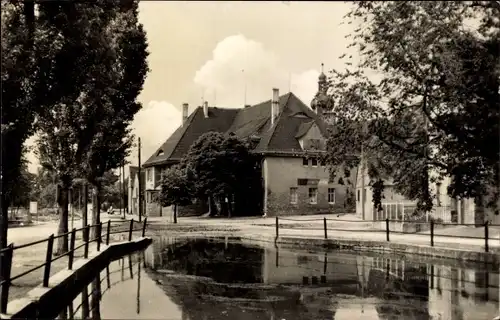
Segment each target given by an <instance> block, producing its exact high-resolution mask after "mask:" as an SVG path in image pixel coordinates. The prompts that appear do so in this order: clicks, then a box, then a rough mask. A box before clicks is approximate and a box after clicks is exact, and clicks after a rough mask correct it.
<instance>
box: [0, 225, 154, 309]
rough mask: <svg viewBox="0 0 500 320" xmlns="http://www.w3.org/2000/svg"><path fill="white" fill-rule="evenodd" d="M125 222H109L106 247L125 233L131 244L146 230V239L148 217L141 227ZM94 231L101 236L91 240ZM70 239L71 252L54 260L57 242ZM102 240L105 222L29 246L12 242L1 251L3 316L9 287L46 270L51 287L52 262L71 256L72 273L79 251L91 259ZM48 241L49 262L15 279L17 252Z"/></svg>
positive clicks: (45, 281) (44, 280) (46, 257)
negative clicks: (91, 248)
mask: <svg viewBox="0 0 500 320" xmlns="http://www.w3.org/2000/svg"><path fill="white" fill-rule="evenodd" d="M125 222H126V220H125V221H120V220H118V221H114V222H113V223H120V225H118V226H116V225H115V226H113V225H112V224H113V223H112V222H111V220H108V222H107V226H106V245H109V242H110V236H111V235H113V234H120V233H121V234H123V233H125V232H127V233H128V241H132V234H133V232H134V231H142V237H144V235H145V233H146V226H147V218H146V219H144V222H143V223H142V225H141V227H140V228H134V219H130V223H129V224H128V226H127V225H126V223H125ZM122 226H126V227H128V228H120V227H122ZM90 228H96V234H97V236H96V237H95V238H94V239H89V234H90ZM113 228H115V230H113ZM77 232H82V239H83V243H82V244H80V245H78V246H75V242H76V235H77ZM66 236H69V249H68V252H66V253H63V254H61V255H58V256H55V257H53V247H54V240H55V239H58V238H61V237H66ZM102 241H103V239H102V222H101V223H99V224H95V225H87V226H85V227H83V228H79V229H76V228H74V229H73V230H71V231H69V232H67V233H64V234H60V235H57V236H54V234H52V235H50V236H49V237H48V238H45V239H41V240H38V241H33V242H30V243H26V244H22V245H18V246H15V245H14V244H13V243H11V244H10V245H9V246H8V247H7V248H4V249H2V250H0V259H1V260H0V265H1V268H0V286H1V291H0V295H1V296H0V313H6V312H7V303H8V298H9V288H10V286H11V284H12V281H14V280H17V279H19V278H21V277H23V276H25V275H27V274H30V273H32V272H33V271H36V270H38V269H41V268H44V272H43V281H42V284H43V286H44V287H48V286H49V278H50V269H51V266H52V263H53V262H54V261H57V260H59V259H61V258H63V257H66V256H68V269H69V270H72V268H73V262H74V257H75V251H76V250H78V249H81V248H84V254H83V258H84V259H87V258H88V254H89V244H91V243H93V242H96V243H97V251H100V249H101V243H102ZM44 242H46V243H47V251H46V256H45V262H44V263H42V264H39V265H37V266H35V267H33V268H31V269H29V270H26V271H24V272H22V273H20V274H17V275H15V276H13V277H12V275H11V271H12V258H13V254H14V252H15V251H16V250H19V249H23V248H27V247H31V246H34V245H37V244H41V243H44Z"/></svg>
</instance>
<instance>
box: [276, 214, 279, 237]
mask: <svg viewBox="0 0 500 320" xmlns="http://www.w3.org/2000/svg"><path fill="white" fill-rule="evenodd" d="M278 236H279V220H278V217H276V239H278Z"/></svg>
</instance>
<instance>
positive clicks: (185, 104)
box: [182, 103, 189, 125]
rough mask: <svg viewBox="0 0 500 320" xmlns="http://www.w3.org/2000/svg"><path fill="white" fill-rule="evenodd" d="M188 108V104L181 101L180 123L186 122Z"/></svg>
mask: <svg viewBox="0 0 500 320" xmlns="http://www.w3.org/2000/svg"><path fill="white" fill-rule="evenodd" d="M188 109H189V105H188V104H187V103H183V104H182V125H184V123H186V120H187V118H188Z"/></svg>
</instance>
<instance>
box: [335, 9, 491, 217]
mask: <svg viewBox="0 0 500 320" xmlns="http://www.w3.org/2000/svg"><path fill="white" fill-rule="evenodd" d="M498 17H500V3H499V2H498V1H472V2H470V1H469V2H466V1H432V2H412V1H397V2H396V1H384V2H372V1H357V2H356V3H355V4H354V8H353V9H352V11H351V12H350V13H349V14H348V15H347V16H346V19H347V20H348V23H350V24H352V23H356V22H361V27H360V28H357V29H356V30H355V31H354V33H353V34H352V35H351V36H350V38H351V41H352V42H351V45H350V47H353V48H355V49H357V50H358V52H359V55H360V63H359V65H358V67H357V68H354V67H352V65H353V64H352V62H346V69H345V70H342V71H339V70H333V72H332V78H331V81H330V94H331V96H332V98H333V99H334V101H335V109H334V112H335V117H336V120H337V122H336V125H335V130H334V131H332V134H331V136H330V138H329V141H328V150H329V156H328V161H329V162H330V163H331V164H332V165H333V166H337V165H340V164H346V165H347V166H348V167H354V166H356V165H357V164H359V161H360V158H359V155H360V154H361V153H363V158H364V160H365V161H366V162H365V165H366V166H367V169H368V172H369V175H370V177H371V179H372V183H373V184H375V183H376V182H377V181H379V180H380V179H385V178H392V180H393V181H394V184H395V187H396V190H397V191H398V192H400V193H402V194H403V195H405V196H406V197H408V198H410V199H413V200H418V205H419V206H420V207H421V208H423V209H429V208H430V206H431V205H432V199H431V198H432V196H431V194H430V192H429V187H428V183H429V181H433V180H436V179H441V178H442V177H443V176H451V177H452V178H453V181H452V184H451V186H450V188H449V193H450V195H452V196H459V197H474V196H476V195H479V194H484V192H485V189H484V185H487V184H490V185H498V159H499V156H500V153H499V147H500V143H499V142H500V141H499V136H498V132H499V119H500V114H499V110H500V108H499V107H500V92H499V83H500V63H499V56H500V55H499V53H500V20H499V18H498ZM471 21H472V25H473V26H474V27H473V26H472V25H471ZM373 74H375V75H376V76H375V77H374V76H373ZM369 75H371V76H369ZM374 78H379V79H378V80H380V81H374V80H373V79H374ZM429 175H430V176H429ZM376 185H378V186H380V185H381V184H380V183H377V184H376ZM375 191H376V193H379V194H380V192H381V190H380V187H379V189H378V190H375ZM375 198H380V197H375ZM376 202H379V200H376Z"/></svg>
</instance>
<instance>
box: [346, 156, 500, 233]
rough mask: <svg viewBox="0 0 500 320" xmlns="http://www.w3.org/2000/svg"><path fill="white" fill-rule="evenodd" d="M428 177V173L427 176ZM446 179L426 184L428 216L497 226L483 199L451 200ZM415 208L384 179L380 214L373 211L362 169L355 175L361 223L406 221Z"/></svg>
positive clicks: (499, 218) (497, 219)
mask: <svg viewBox="0 0 500 320" xmlns="http://www.w3.org/2000/svg"><path fill="white" fill-rule="evenodd" d="M431 174H432V173H431ZM450 183H451V178H450V177H445V178H444V179H442V180H441V181H440V182H438V183H430V187H429V188H430V192H431V194H432V196H433V197H434V204H433V205H434V206H433V209H432V211H431V212H429V215H428V216H429V217H433V218H434V219H439V220H441V221H442V222H445V223H457V224H475V225H476V226H482V225H483V224H484V223H485V222H486V221H488V222H489V223H493V224H499V223H500V216H499V215H498V211H495V210H494V209H492V208H489V207H488V206H487V205H486V201H485V200H484V199H482V200H479V199H472V198H464V199H455V198H453V197H451V196H450V195H448V192H447V190H448V186H449V185H450ZM415 208H416V201H411V200H408V199H407V198H405V197H404V196H403V195H401V194H399V193H398V192H396V191H395V188H394V184H393V182H392V181H391V180H390V179H386V180H384V192H383V198H382V211H380V212H377V210H375V207H374V205H373V190H372V187H371V186H370V177H369V176H368V172H367V169H366V166H365V167H364V168H363V166H362V165H360V166H359V168H358V170H357V175H356V215H358V216H359V217H360V218H362V219H363V220H369V221H375V220H384V219H386V218H389V219H390V220H403V219H405V220H406V219H407V217H408V216H409V215H411V214H412V213H413V211H414V210H415Z"/></svg>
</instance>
